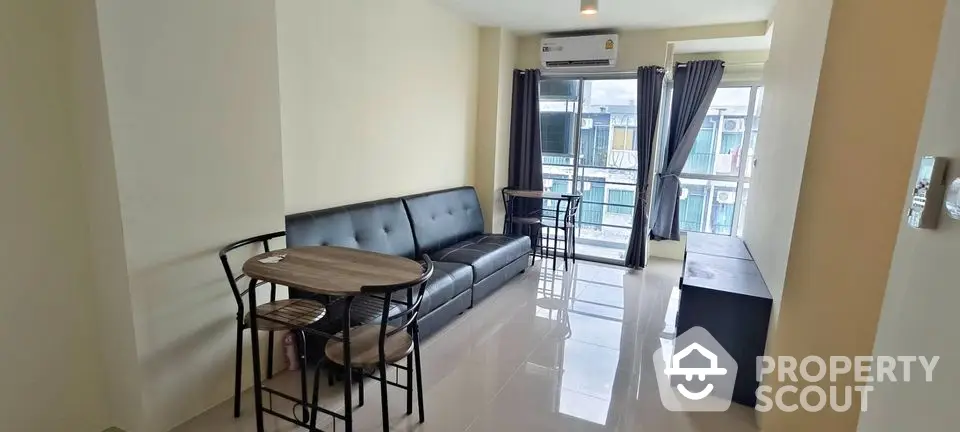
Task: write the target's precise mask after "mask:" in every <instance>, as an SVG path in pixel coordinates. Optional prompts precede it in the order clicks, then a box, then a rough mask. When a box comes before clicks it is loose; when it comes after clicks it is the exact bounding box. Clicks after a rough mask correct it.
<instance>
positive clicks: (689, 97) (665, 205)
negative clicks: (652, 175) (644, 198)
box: [651, 60, 723, 240]
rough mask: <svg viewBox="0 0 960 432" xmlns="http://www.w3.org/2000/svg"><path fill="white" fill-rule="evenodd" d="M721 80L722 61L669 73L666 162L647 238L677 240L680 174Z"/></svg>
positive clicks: (681, 66)
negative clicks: (671, 98) (668, 125)
mask: <svg viewBox="0 0 960 432" xmlns="http://www.w3.org/2000/svg"><path fill="white" fill-rule="evenodd" d="M722 77H723V62H722V61H720V60H701V61H692V62H689V63H683V64H678V65H677V67H676V69H674V73H673V100H672V102H671V103H672V107H671V109H670V127H669V135H668V136H667V146H666V151H665V153H664V160H665V161H666V163H665V164H664V166H663V170H662V171H661V172H660V173H659V174H658V175H657V178H658V179H659V181H658V183H659V184H658V186H657V198H656V199H655V202H656V206H655V208H654V211H653V226H652V230H651V231H652V232H651V237H652V238H653V239H654V240H680V223H679V216H680V215H679V213H680V177H679V175H680V171H682V170H683V165H684V164H686V163H687V157H688V156H690V150H691V149H692V148H693V143H694V141H696V139H697V134H698V133H700V126H701V125H703V119H704V118H705V117H706V116H707V110H708V109H709V108H710V102H712V101H713V95H714V94H716V92H717V87H718V86H719V85H720V78H722Z"/></svg>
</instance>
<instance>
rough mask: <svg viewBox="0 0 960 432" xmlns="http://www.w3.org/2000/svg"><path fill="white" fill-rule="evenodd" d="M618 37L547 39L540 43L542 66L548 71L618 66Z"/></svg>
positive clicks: (612, 35) (607, 35)
mask: <svg viewBox="0 0 960 432" xmlns="http://www.w3.org/2000/svg"><path fill="white" fill-rule="evenodd" d="M618 46H619V41H618V38H617V35H615V34H606V35H593V36H573V37H562V38H545V39H543V40H541V41H540V60H541V65H542V66H543V68H544V69H547V70H570V69H584V68H597V67H601V68H602V67H613V66H616V65H617V47H618Z"/></svg>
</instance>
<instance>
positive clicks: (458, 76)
mask: <svg viewBox="0 0 960 432" xmlns="http://www.w3.org/2000/svg"><path fill="white" fill-rule="evenodd" d="M277 25H278V30H279V46H280V53H279V56H280V89H281V95H282V97H281V101H282V113H283V114H282V125H283V162H284V170H283V171H284V185H285V190H286V211H287V212H288V213H292V212H299V211H307V210H313V209H319V208H325V207H331V206H336V205H340V204H348V203H355V202H361V201H367V200H372V199H377V198H383V197H390V196H399V195H403V194H409V193H416V192H424V191H429V190H434V189H441V188H447V187H454V186H462V185H468V184H472V182H473V175H474V173H473V169H474V161H473V158H474V141H475V139H476V135H475V133H476V132H475V123H476V120H477V111H476V110H477V94H476V92H477V79H476V77H477V58H478V55H477V54H478V52H477V49H478V29H477V27H476V26H474V25H472V24H469V23H467V22H465V21H463V20H462V19H460V18H458V17H456V16H454V15H453V14H452V13H451V12H449V11H447V10H446V9H442V8H440V7H439V6H436V5H434V4H433V3H431V2H430V1H429V0H409V1H404V2H382V1H374V0H353V1H342V2H318V1H314V0H286V1H281V2H277Z"/></svg>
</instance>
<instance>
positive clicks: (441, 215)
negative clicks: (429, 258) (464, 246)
mask: <svg viewBox="0 0 960 432" xmlns="http://www.w3.org/2000/svg"><path fill="white" fill-rule="evenodd" d="M401 199H402V200H403V202H404V204H405V205H406V207H407V213H408V214H409V215H410V223H411V224H412V225H413V233H414V236H415V238H416V241H417V253H419V254H424V253H431V252H434V251H436V250H438V249H441V248H444V247H447V246H450V245H452V244H454V243H456V242H458V241H461V240H466V239H469V238H471V237H474V236H476V235H479V234H483V212H481V211H480V200H479V199H478V198H477V191H476V190H474V189H473V188H472V187H469V186H468V187H461V188H456V189H448V190H442V191H436V192H427V193H423V194H418V195H411V196H408V197H403V198H401Z"/></svg>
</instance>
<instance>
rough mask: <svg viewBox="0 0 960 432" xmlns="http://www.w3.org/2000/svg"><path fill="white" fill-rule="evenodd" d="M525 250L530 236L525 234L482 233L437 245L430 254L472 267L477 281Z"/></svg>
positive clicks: (474, 278) (527, 249)
mask: <svg viewBox="0 0 960 432" xmlns="http://www.w3.org/2000/svg"><path fill="white" fill-rule="evenodd" d="M528 253H530V239H529V238H528V237H526V236H506V235H499V234H484V235H479V236H476V237H473V238H471V239H469V240H464V241H461V242H459V243H456V244H454V245H452V246H449V247H446V248H443V249H440V250H438V251H436V252H434V253H432V254H430V257H431V258H433V259H434V260H435V261H446V262H456V263H461V264H466V265H469V266H470V267H473V281H474V282H479V281H481V280H483V279H484V278H486V277H487V276H490V275H492V274H494V273H495V272H496V271H497V270H500V269H502V268H504V267H506V266H507V265H508V264H510V263H512V262H514V261H516V260H517V259H518V258H520V257H522V256H524V255H526V254H528Z"/></svg>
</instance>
